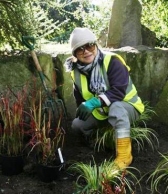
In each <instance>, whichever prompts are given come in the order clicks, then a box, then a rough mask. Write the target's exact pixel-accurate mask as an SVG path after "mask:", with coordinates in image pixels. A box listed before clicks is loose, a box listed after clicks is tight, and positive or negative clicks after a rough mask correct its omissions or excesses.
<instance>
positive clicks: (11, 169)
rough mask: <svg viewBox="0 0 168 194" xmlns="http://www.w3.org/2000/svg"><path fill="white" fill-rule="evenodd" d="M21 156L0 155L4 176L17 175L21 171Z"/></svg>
mask: <svg viewBox="0 0 168 194" xmlns="http://www.w3.org/2000/svg"><path fill="white" fill-rule="evenodd" d="M23 166H24V160H23V156H22V155H19V156H5V155H1V169H2V174H3V175H6V176H11V175H17V174H20V173H22V172H23Z"/></svg>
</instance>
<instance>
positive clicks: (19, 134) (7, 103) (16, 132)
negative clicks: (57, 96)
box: [0, 88, 27, 175]
mask: <svg viewBox="0 0 168 194" xmlns="http://www.w3.org/2000/svg"><path fill="white" fill-rule="evenodd" d="M26 96H27V94H26V90H25V88H23V89H22V90H20V91H18V92H16V93H14V92H13V91H12V90H11V89H8V90H7V91H6V92H5V93H4V94H3V95H2V96H1V98H0V117H1V127H0V156H1V165H2V167H1V168H2V174H4V175H14V174H19V173H21V172H22V171H23V165H24V162H23V150H24V134H25V131H24V126H25V122H24V115H25V111H24V108H25V101H26V100H25V99H26Z"/></svg>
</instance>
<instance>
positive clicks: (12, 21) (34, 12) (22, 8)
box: [0, 0, 57, 48]
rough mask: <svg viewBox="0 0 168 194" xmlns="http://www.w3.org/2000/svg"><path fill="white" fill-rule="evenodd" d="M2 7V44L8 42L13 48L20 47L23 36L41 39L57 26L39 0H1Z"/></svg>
mask: <svg viewBox="0 0 168 194" xmlns="http://www.w3.org/2000/svg"><path fill="white" fill-rule="evenodd" d="M0 9H1V15H0V22H1V31H0V37H1V38H0V45H1V46H4V45H5V44H7V43H8V44H9V45H10V46H12V48H18V47H19V46H20V45H21V44H22V42H21V37H22V36H27V35H29V36H30V35H31V36H34V37H36V38H37V39H41V38H45V37H47V36H48V35H49V34H51V33H52V32H53V30H54V29H56V28H57V25H56V23H57V22H53V20H52V19H49V18H48V15H47V12H45V10H43V9H41V4H40V1H39V0H33V1H31V0H0Z"/></svg>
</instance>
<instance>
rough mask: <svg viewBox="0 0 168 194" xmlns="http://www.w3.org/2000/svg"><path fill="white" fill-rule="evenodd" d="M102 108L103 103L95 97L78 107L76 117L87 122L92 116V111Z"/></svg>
mask: <svg viewBox="0 0 168 194" xmlns="http://www.w3.org/2000/svg"><path fill="white" fill-rule="evenodd" d="M100 107H101V101H100V99H99V98H96V97H93V98H91V99H90V100H87V101H86V102H82V104H81V105H80V106H79V107H78V109H77V112H76V117H79V119H80V120H83V121H86V120H87V119H88V117H89V116H90V115H91V113H92V111H93V110H94V109H95V108H100Z"/></svg>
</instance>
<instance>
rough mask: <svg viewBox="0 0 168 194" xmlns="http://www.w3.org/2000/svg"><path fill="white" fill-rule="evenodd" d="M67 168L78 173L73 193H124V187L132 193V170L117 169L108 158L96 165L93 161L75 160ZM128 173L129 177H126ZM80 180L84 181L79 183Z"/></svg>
mask: <svg viewBox="0 0 168 194" xmlns="http://www.w3.org/2000/svg"><path fill="white" fill-rule="evenodd" d="M68 170H71V171H75V172H77V173H79V176H78V178H77V181H76V185H75V189H76V191H75V194H80V193H86V194H91V193H95V194H96V193H97V194H101V193H104V194H108V193H111V194H117V193H118V194H124V193H125V188H126V187H127V188H128V189H129V191H130V193H132V192H133V190H132V188H131V183H132V182H131V181H130V180H131V178H132V180H134V181H136V182H137V178H136V176H135V175H134V174H133V173H132V172H130V171H129V170H128V169H127V170H123V171H119V170H118V169H116V165H115V164H114V162H112V161H110V160H109V161H106V160H104V161H103V162H102V163H101V164H100V165H97V164H96V163H95V161H93V164H92V163H91V162H90V164H84V163H82V162H77V163H75V164H73V165H72V166H70V167H69V169H68ZM128 175H129V179H127V176H128ZM81 180H84V182H85V183H84V184H81ZM82 182H83V181H82Z"/></svg>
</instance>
